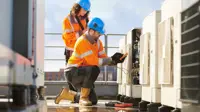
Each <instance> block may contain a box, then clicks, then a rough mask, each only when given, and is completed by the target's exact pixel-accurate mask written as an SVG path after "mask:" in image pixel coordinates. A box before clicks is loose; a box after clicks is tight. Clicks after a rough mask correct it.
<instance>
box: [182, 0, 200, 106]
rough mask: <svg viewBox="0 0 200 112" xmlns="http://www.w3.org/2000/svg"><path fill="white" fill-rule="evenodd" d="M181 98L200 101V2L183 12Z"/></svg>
mask: <svg viewBox="0 0 200 112" xmlns="http://www.w3.org/2000/svg"><path fill="white" fill-rule="evenodd" d="M181 99H182V101H183V102H190V103H200V2H199V1H198V2H197V3H196V4H194V5H192V6H191V7H189V8H188V9H186V10H185V11H183V12H182V13H181Z"/></svg>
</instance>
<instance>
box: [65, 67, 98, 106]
mask: <svg viewBox="0 0 200 112" xmlns="http://www.w3.org/2000/svg"><path fill="white" fill-rule="evenodd" d="M99 73H100V69H99V67H98V66H84V67H78V68H76V67H74V68H70V70H69V71H66V72H65V77H66V80H67V82H68V86H69V89H70V90H73V91H76V92H78V94H77V95H76V96H75V102H76V103H78V102H79V99H80V91H81V88H82V87H83V88H90V89H91V91H90V94H89V100H90V101H91V102H92V104H93V105H95V104H97V102H98V98H97V95H96V92H95V89H94V82H95V81H96V79H97V77H98V75H99Z"/></svg>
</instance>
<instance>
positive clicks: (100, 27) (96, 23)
mask: <svg viewBox="0 0 200 112" xmlns="http://www.w3.org/2000/svg"><path fill="white" fill-rule="evenodd" d="M88 28H90V29H93V30H95V31H97V32H99V33H100V34H102V35H103V34H105V29H104V22H103V21H102V20H101V19H100V18H98V17H95V18H93V19H92V20H91V21H89V23H88Z"/></svg>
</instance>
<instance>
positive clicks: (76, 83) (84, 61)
mask: <svg viewBox="0 0 200 112" xmlns="http://www.w3.org/2000/svg"><path fill="white" fill-rule="evenodd" d="M88 28H89V29H88V31H87V32H86V33H85V34H83V35H82V36H81V37H80V38H79V39H78V40H77V42H76V43H75V46H74V52H73V53H72V56H71V57H70V58H69V60H68V64H67V66H66V68H65V76H66V79H67V82H69V83H71V85H72V86H73V87H74V89H75V90H78V91H80V93H79V94H78V93H77V92H75V91H71V90H69V89H67V88H63V89H62V91H61V92H60V94H59V95H58V96H57V97H56V99H55V103H56V104H58V103H59V102H60V101H61V100H70V101H72V102H76V103H78V102H79V104H80V105H83V106H91V105H93V104H96V103H97V100H98V99H97V97H96V93H95V91H94V82H95V81H96V79H97V77H98V75H99V73H100V69H99V67H98V66H104V65H116V64H117V63H122V62H123V61H124V59H125V57H126V56H124V55H123V54H121V53H115V54H114V55H113V56H112V57H107V55H106V53H105V52H104V50H103V44H102V42H101V41H100V40H99V37H100V36H101V35H103V34H104V33H105V30H104V22H103V21H102V20H101V19H100V18H97V17H95V18H93V19H92V20H91V21H90V22H89V23H88Z"/></svg>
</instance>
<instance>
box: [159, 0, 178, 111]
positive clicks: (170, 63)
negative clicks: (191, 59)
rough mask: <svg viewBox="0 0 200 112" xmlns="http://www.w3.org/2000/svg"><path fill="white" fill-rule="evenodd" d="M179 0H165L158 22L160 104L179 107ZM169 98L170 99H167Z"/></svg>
mask: <svg viewBox="0 0 200 112" xmlns="http://www.w3.org/2000/svg"><path fill="white" fill-rule="evenodd" d="M180 11H181V0H165V2H164V3H163V4H162V7H161V13H162V17H161V22H160V23H159V25H158V27H159V40H158V41H159V45H158V48H159V59H158V61H159V66H158V69H159V83H160V84H161V104H163V105H166V106H170V107H178V108H181V107H182V104H181V102H180V101H179V98H180V59H181V58H180V53H181V38H180V31H181V27H180V26H181V24H180ZM169 98H170V100H169Z"/></svg>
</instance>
